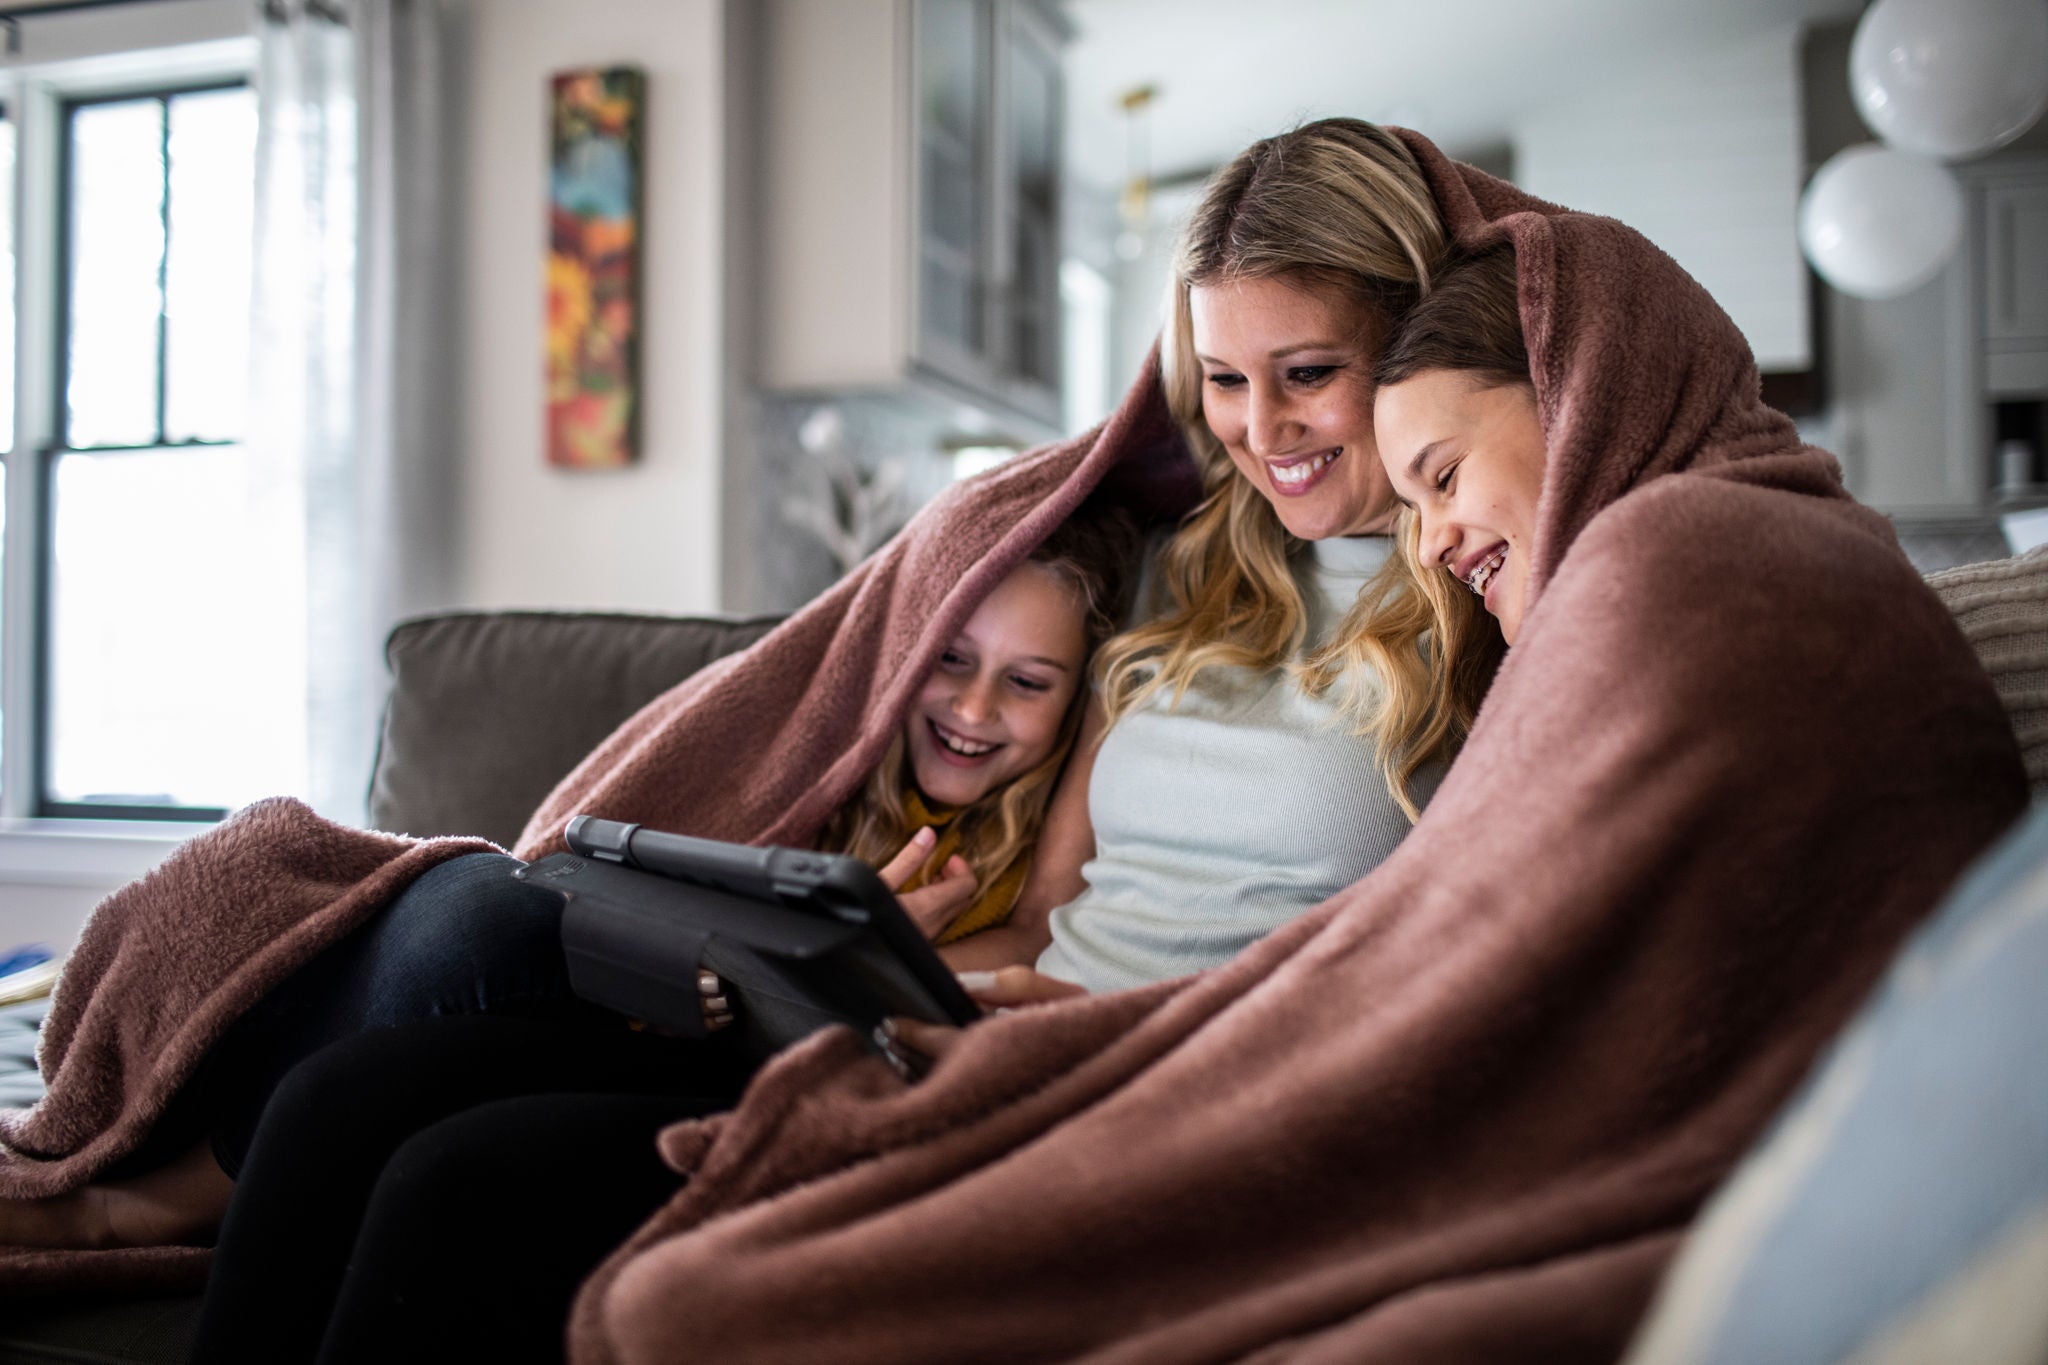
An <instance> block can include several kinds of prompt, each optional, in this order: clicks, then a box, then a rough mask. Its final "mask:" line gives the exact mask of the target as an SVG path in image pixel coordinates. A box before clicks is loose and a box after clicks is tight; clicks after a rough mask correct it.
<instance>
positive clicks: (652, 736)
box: [0, 358, 1200, 1295]
mask: <svg viewBox="0 0 2048 1365" xmlns="http://www.w3.org/2000/svg"><path fill="white" fill-rule="evenodd" d="M1145 376H1146V377H1145V378H1144V379H1142V380H1141V382H1140V383H1139V384H1138V385H1137V387H1136V388H1135V389H1134V390H1133V393H1134V395H1135V396H1134V397H1133V398H1132V399H1131V400H1130V401H1127V402H1126V403H1125V404H1123V406H1122V407H1121V408H1120V409H1119V410H1118V411H1117V412H1116V413H1115V414H1114V415H1112V416H1111V418H1110V419H1109V420H1108V421H1107V422H1106V423H1105V424H1104V425H1103V426H1101V427H1099V428H1097V429H1096V430H1094V431H1091V432H1088V433H1087V434H1085V435H1083V436H1079V437H1076V438H1075V439H1073V440H1070V441H1066V442H1063V443H1061V444H1058V445H1054V446H1048V447H1045V448H1042V449H1040V450H1037V451H1034V452H1031V453H1029V454H1027V455H1023V456H1020V457H1018V458H1017V459H1015V460H1013V461H1010V462H1009V463H1007V464H1006V465H1004V466H1003V467H1001V468H999V469H997V470H994V471H992V472H990V473H989V474H987V475H984V476H983V477H981V478H979V479H976V480H973V481H970V482H968V483H963V484H959V485H956V486H954V487H953V488H951V489H949V490H948V491H947V492H946V493H945V494H943V495H942V496H941V497H939V498H938V499H936V500H935V501H934V502H933V503H932V505H931V506H929V507H927V508H926V509H925V510H924V511H923V512H921V513H920V514H919V515H918V517H917V519H916V520H915V521H914V522H913V523H912V524H911V525H910V526H909V527H908V528H907V529H906V530H905V531H904V533H903V534H902V535H900V536H898V537H897V538H896V539H895V540H893V541H892V542H891V543H890V544H889V545H888V546H887V547H885V548H884V549H883V550H882V551H880V552H879V553H878V554H876V555H875V556H874V557H873V558H872V559H870V560H869V561H868V562H867V563H865V564H863V565H861V566H860V567H859V568H858V569H856V570H855V571H854V572H853V573H852V574H850V575H848V576H847V577H846V578H845V579H843V580H842V581H840V582H839V583H838V584H836V585H834V586H833V587H832V588H831V589H830V590H829V591H828V592H826V593H825V594H823V595H822V596H820V597H819V598H818V599H817V600H816V601H814V602H812V603H811V604H810V605H809V606H807V607H805V608H804V609H803V610H802V611H799V612H797V613H796V614H795V615H794V616H792V617H791V618H790V619H789V620H788V621H787V622H785V623H784V624H782V625H781V626H779V627H778V628H777V629H776V630H775V631H774V632H773V633H772V634H770V635H769V636H768V637H767V638H766V639H764V640H763V641H762V642H760V643H759V644H758V645H756V646H755V647H754V648H753V649H751V650H749V651H747V652H745V653H743V654H740V655H735V656H732V657H730V658H727V659H724V660H721V661H719V662H718V663H716V664H714V665H712V666H710V667H707V668H705V669H703V670H701V671H700V672H698V673H697V674H695V675H693V676H692V677H690V678H689V679H686V680H685V681H684V682H682V683H681V684H679V685H678V686H676V687H675V688H673V689H672V690H671V691H669V692H668V693H666V694H664V695H663V696H661V697H659V698H657V699H656V700H655V701H654V702H652V703H650V704H649V705H648V706H647V707H646V708H645V709H644V710H643V711H642V712H641V713H640V714H638V715H637V716H635V717H634V718H633V719H632V720H631V721H629V722H628V723H627V724H626V725H625V726H623V727H622V728H621V729H620V730H619V731H618V732H617V733H616V734H615V735H613V736H612V737H611V738H609V739H608V740H606V742H605V743H604V744H603V745H601V746H600V747H599V748H598V750H597V751H596V752H595V753H593V754H591V755H590V756H589V757H588V758H587V759H586V760H585V761H584V762H583V763H582V764H580V765H579V766H578V767H577V768H576V770H575V772H573V773H572V774H571V775H570V776H569V777H568V778H566V779H565V780H564V781H563V783H562V785H561V787H560V788H559V790H557V791H556V792H555V793H554V794H553V795H552V796H551V797H550V798H549V800H548V802H547V804H546V806H545V807H544V808H543V809H542V810H541V811H540V812H539V813H537V814H536V815H535V816H534V818H533V820H532V822H531V823H530V825H529V827H528V829H527V830H526V833H525V835H524V837H523V838H522V839H521V842H520V847H519V848H518V850H517V852H518V853H519V855H520V856H522V857H526V858H534V857H539V856H541V855H542V854H545V853H548V852H552V851H555V850H557V849H559V848H560V847H561V846H562V845H561V831H562V829H563V828H564V827H565V826H566V825H567V823H568V819H569V817H570V816H571V815H573V814H577V813H579V812H588V813H591V814H596V815H603V816H608V817H611V818H614V819H620V820H632V821H637V822H640V823H643V824H646V825H649V826H652V827H654V828H657V829H670V830H680V831H683V832H685V833H692V834H700V835H704V836H707V837H711V838H724V839H735V840H744V841H750V842H756V843H791V844H804V843H808V842H809V841H811V840H812V839H814V838H815V837H816V836H817V834H818V833H819V831H820V830H821V828H822V827H823V825H824V824H825V822H826V820H827V819H828V818H829V817H830V816H831V814H832V813H833V812H834V811H835V810H836V809H837V808H838V807H839V806H840V805H841V804H842V803H843V802H844V801H845V800H846V799H847V798H848V797H849V796H851V795H852V794H853V793H854V791H855V790H856V789H857V788H859V787H860V785H861V784H862V782H863V781H864V779H865V778H866V776H867V774H868V772H869V771H870V770H871V769H872V768H873V767H874V765H875V764H876V763H877V762H879V761H880V760H881V757H882V753H883V751H884V750H885V749H886V748H887V746H888V742H889V740H890V738H891V735H892V732H893V730H894V727H895V726H896V725H897V724H899V723H900V718H901V716H902V714H903V713H904V712H905V711H906V710H907V709H908V707H909V705H910V702H911V700H912V698H913V697H914V695H915V693H916V690H917V684H918V683H919V682H920V681H921V680H922V679H923V678H924V676H925V675H926V674H927V673H929V672H930V670H931V668H932V666H933V664H934V663H935V662H936V661H937V659H938V656H939V653H940V652H941V651H942V650H943V649H944V648H945V647H946V646H947V645H948V644H950V643H951V641H952V639H953V637H954V636H955V635H956V634H957V633H958V631H959V630H960V628H961V627H962V626H963V625H964V624H966V621H967V618H968V617H969V616H970V615H972V614H973V611H974V609H975V607H976V606H978V605H979V604H980V601H981V599H982V598H983V597H984V596H986V595H987V594H988V592H989V591H990V590H991V589H993V588H994V587H995V586H996V584H998V583H999V582H1001V581H1002V579H1003V578H1004V577H1005V576H1006V575H1007V574H1008V573H1009V571H1010V570H1011V569H1012V568H1013V567H1014V566H1015V565H1016V564H1017V563H1018V562H1019V561H1020V560H1021V559H1023V557H1024V556H1025V555H1027V554H1029V553H1030V551H1031V549H1032V547H1033V546H1035V545H1036V544H1037V543H1038V542H1039V541H1040V540H1043V539H1044V538H1045V536H1046V534H1047V533H1048V532H1049V531H1050V530H1051V529H1052V528H1053V527H1055V526H1057V525H1058V524H1059V523H1060V522H1062V521H1064V520H1065V519H1066V518H1067V517H1068V516H1070V515H1072V514H1073V513H1074V511H1075V510H1076V509H1077V508H1079V507H1080V506H1081V505H1082V504H1083V503H1084V501H1087V500H1089V499H1091V498H1092V499H1097V500H1100V501H1101V502H1102V503H1104V504H1108V505H1115V506H1121V507H1125V508H1127V509H1130V510H1132V511H1134V512H1136V513H1137V514H1138V515H1139V516H1140V518H1141V519H1143V520H1155V521H1156V520H1160V519H1166V520H1171V519H1172V518H1174V517H1177V516H1179V515H1180V514H1181V513H1182V512H1184V511H1186V510H1187V508H1188V507H1189V506H1191V505H1192V503H1193V502H1194V500H1195V499H1196V498H1197V497H1198V496H1199V493H1200V487H1199V478H1198V476H1197V474H1196V472H1195V469H1194V465H1193V460H1192V457H1191V456H1190V455H1189V453H1188V451H1187V446H1186V443H1185V442H1184V441H1183V440H1182V439H1181V436H1180V433H1179V431H1178V429H1177V428H1176V427H1175V426H1174V424H1173V422H1172V420H1171V418H1169V417H1168V416H1167V414H1166V411H1165V408H1164V406H1163V405H1162V404H1161V403H1160V402H1159V400H1158V397H1157V394H1158V382H1157V377H1156V376H1157V360H1156V358H1154V359H1151V360H1148V362H1147V366H1146V370H1145ZM492 847H493V845H491V844H489V843H487V842H485V841H483V840H480V839H430V840H414V839H407V838H402V837H397V836H393V835H387V834H378V833H371V832H368V831H364V830H356V829H349V828H345V827H342V826H339V825H336V824H333V823H331V822H328V821H325V820H322V819H320V818H319V817H318V816H316V815H314V813H313V812H312V811H311V810H309V809H308V808H307V807H305V806H304V805H302V804H300V803H298V802H296V801H291V800H284V799H278V800H271V801H263V802H259V803H257V804H256V805H253V806H250V807H248V808H247V809H245V810H242V811H240V812H237V813H236V814H235V815H234V816H233V817H232V818H230V819H229V820H227V821H225V822H224V823H223V824H221V825H220V826H219V827H218V828H216V829H214V830H211V831H209V832H207V833H205V834H203V835H200V836H199V837H197V838H195V839H192V840H191V841H189V842H188V843H186V844H185V845H183V846H182V847H181V848H180V849H179V850H178V851H177V852H176V853H174V854H173V855H172V856H171V857H170V858H169V859H168V860H166V862H165V863H164V864H163V866H161V867H160V868H158V869H157V870H156V871H154V872H152V873H151V874H150V875H148V876H146V877H144V878H142V879H141V880H140V881H138V882H135V883H133V884H132V885H130V886H127V887H125V888H123V889H122V890H120V891H118V892H116V893H115V894H114V895H113V896H111V897H109V898H108V899H107V900H106V901H104V902H103V903H102V904H101V905H100V906H99V907H98V908H97V909H96V910H95V911H94V912H93V915H92V917H91V919H90V920H88V922H87V924H86V926H85V929H84V932H83V933H82V935H81V937H80V940H79V944H78V947H77V949H76V950H75V951H74V952H73V954H72V956H71V959H70V961H69V963H68V964H67V966H66V968H65V972H64V976H63V978H62V980H61V981H60V982H59V984H58V989H57V994H56V998H55V1000H54V1001H53V1002H52V1005H51V1010H50V1014H49V1017H48V1019H47V1020H46V1022H45V1024H44V1026H43V1033H42V1040H41V1048H40V1061H41V1065H42V1071H43V1075H44V1077H45V1079H46V1080H47V1082H48V1094H47V1095H46V1097H45V1098H44V1100H43V1101H42V1103H40V1104H39V1105H37V1106H36V1107H35V1108H33V1109H27V1110H13V1111H4V1110H0V1198H32V1197H37V1196H41V1195H47V1194H53V1193H56V1192H59V1191H62V1190H66V1189H71V1188H74V1187H76V1186H77V1185H79V1184H81V1183H83V1182H85V1181H87V1180H89V1179H91V1178H92V1177H93V1176H94V1175H96V1174H97V1173H98V1172H100V1171H102V1170H104V1169H106V1168H107V1167H108V1165H109V1164H110V1163H112V1162H115V1161H117V1160H118V1159H119V1158H121V1157H122V1156H124V1155H126V1154H127V1153H129V1152H131V1151H132V1150H134V1149H135V1147H136V1146H137V1145H138V1144H139V1143H140V1142H141V1140H142V1139H143V1138H144V1137H145V1136H146V1135H147V1134H148V1133H149V1131H150V1129H151V1127H152V1125H153V1124H155V1123H156V1121H157V1120H158V1119H159V1118H160V1117H162V1115H163V1113H164V1111H165V1108H166V1106H167V1105H168V1104H169V1102H170V1100H171V1098H172V1097H173V1096H174V1095H175V1094H176V1093H177V1092H178V1090H179V1088H180V1086H182V1085H183V1084H184V1082H185V1081H186V1080H187V1079H188V1078H189V1077H190V1076H191V1075H192V1072H193V1069H194V1068H195V1067H196V1066H197V1064H198V1063H199V1061H200V1060H201V1058H203V1057H204V1055H205V1053H206V1050H207V1048H208V1047H209V1046H211V1045H212V1043H213V1042H214V1041H215V1040H216V1039H217V1038H219V1037H220V1035H221V1033H222V1031H223V1030H224V1029H225V1028H226V1027H227V1026H228V1025H229V1024H230V1023H232V1022H233V1021H234V1020H235V1019H236V1018H237V1017H238V1016H239V1015H240V1014H241V1013H242V1012H243V1011H244V1010H246V1009H247V1008H248V1007H249V1006H250V1005H251V1004H253V1003H254V1002H255V1001H257V1000H259V999H261V998H262V997H263V996H264V995H265V994H266V993H268V992H269V991H270V990H272V989H273V988H275V987H276V986H277V985H278V984H279V983H280V982H283V981H284V980H285V979H286V978H287V977H288V976H289V975H290V974H291V972H292V971H293V970H294V969H295V968H297V967H298V966H300V965H301V964H303V963H304V962H306V961H307V960H308V959H309V958H311V957H312V956H314V955H315V954H316V953H318V952H320V951H321V950H322V949H323V948H325V947H327V946H328V945H330V944H332V943H334V942H335V941H336V940H338V939H340V938H341V937H342V936H343V935H345V934H347V933H348V932H349V931H350V930H352V929H354V928H356V927H357V926H359V925H361V924H362V923H363V922H364V921H365V920H367V919H368V918H370V917H371V916H372V915H374V914H375V913H376V912H377V911H378V910H380V909H382V908H383V907H384V906H385V905H387V904H389V903H390V901H391V900H392V898H393V897H395V896H396V895H397V894H398V893H399V892H401V891H402V890H404V888H405V887H406V886H408V885H409V884H410V883H411V882H412V881H413V879H414V878H416V877H418V876H419V875H420V874H421V873H422V872H424V871H426V870H427V869H428V868H430V867H433V866H434V865H436V864H437V863H440V862H443V861H446V860H447V859H449V858H453V857H457V856H459V855H461V854H465V853H473V852H478V851H483V850H488V849H490V848H492ZM208 1258H209V1253H208V1252H206V1251H204V1250H201V1249H197V1248H146V1249H133V1250H119V1251H93V1252H70V1251H28V1250H21V1249H13V1250H9V1249H7V1248H4V1247H0V1295H4V1294H10V1293H12V1294H24V1293H36V1292H41V1291H43V1290H46V1289H49V1288H51V1287H56V1286H82V1285H86V1284H99V1285H106V1286H115V1285H125V1286H131V1287H137V1288H170V1287H178V1286H191V1285H194V1284H197V1283H199V1282H200V1280H201V1279H202V1278H203V1276H204V1274H205V1268H206V1263H207V1260H208Z"/></svg>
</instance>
